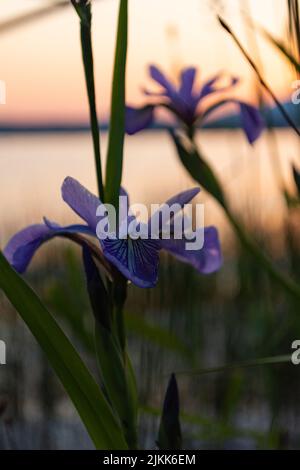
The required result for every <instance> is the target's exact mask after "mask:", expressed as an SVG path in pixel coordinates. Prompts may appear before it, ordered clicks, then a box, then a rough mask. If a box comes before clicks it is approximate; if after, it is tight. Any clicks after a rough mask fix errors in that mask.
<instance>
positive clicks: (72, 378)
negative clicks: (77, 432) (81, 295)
mask: <svg viewBox="0 0 300 470" xmlns="http://www.w3.org/2000/svg"><path fill="white" fill-rule="evenodd" d="M0 288H2V289H3V291H4V293H5V295H6V296H7V298H8V299H9V300H10V302H11V303H12V305H13V306H14V307H15V308H16V310H17V311H18V313H19V314H20V316H21V317H22V319H23V320H24V321H25V323H26V324H27V326H28V328H29V329H30V331H31V333H32V334H33V335H34V336H35V338H36V340H37V341H38V343H39V344H40V346H41V347H42V349H43V350H44V352H45V353H46V356H47V358H48V360H49V362H50V364H51V366H52V367H53V369H54V371H55V372H56V374H57V376H58V377H59V379H60V381H61V382H62V384H63V386H64V387H65V390H66V391H67V393H68V395H69V397H70V398H71V400H72V402H73V404H74V405H75V407H76V409H77V411H78V413H79V415H80V417H81V419H82V421H83V423H84V424H85V426H86V429H87V431H88V432H89V434H90V436H91V438H92V440H93V441H94V444H95V446H96V448H98V449H126V448H127V446H126V442H125V440H124V437H123V433H122V430H121V427H120V423H119V422H118V420H117V418H116V416H115V415H114V413H113V411H112V410H111V408H110V406H109V404H108V402H107V401H106V399H105V397H104V395H103V393H102V392H101V390H100V389H99V387H98V385H97V384H96V382H95V381H94V379H93V377H92V376H91V374H90V372H89V371H88V369H87V368H86V366H85V365H84V363H83V362H82V360H81V358H80V356H79V355H78V353H77V352H76V350H75V349H74V347H73V346H72V344H71V343H70V341H69V340H68V338H67V337H66V336H65V334H64V333H63V331H62V330H61V328H60V327H59V326H58V324H57V323H56V321H55V320H54V319H53V317H52V316H51V314H50V313H49V312H48V310H47V309H46V308H45V307H44V305H43V304H42V302H41V301H40V299H39V298H38V296H37V295H36V294H35V293H34V291H33V290H32V289H31V288H30V287H29V286H28V285H27V284H26V282H25V281H24V280H23V279H22V278H21V277H20V276H19V275H18V274H17V273H16V272H15V271H14V270H13V269H12V268H11V266H10V265H9V263H8V262H7V260H6V259H5V257H4V256H3V254H2V253H1V252H0Z"/></svg>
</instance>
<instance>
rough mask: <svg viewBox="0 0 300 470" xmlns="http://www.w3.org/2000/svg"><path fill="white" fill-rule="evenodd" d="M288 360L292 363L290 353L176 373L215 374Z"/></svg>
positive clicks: (281, 362) (177, 373) (282, 362)
mask: <svg viewBox="0 0 300 470" xmlns="http://www.w3.org/2000/svg"><path fill="white" fill-rule="evenodd" d="M287 362H289V363H290V364H291V355H290V354H286V355H282V356H271V357H264V358H260V359H253V360H250V361H244V362H239V363H237V364H229V365H223V366H217V367H209V368H205V369H198V370H182V371H177V372H176V375H206V374H214V373H216V372H227V371H230V370H234V369H245V368H249V367H258V366H266V365H275V364H284V363H287Z"/></svg>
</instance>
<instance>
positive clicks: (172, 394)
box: [158, 374, 181, 450]
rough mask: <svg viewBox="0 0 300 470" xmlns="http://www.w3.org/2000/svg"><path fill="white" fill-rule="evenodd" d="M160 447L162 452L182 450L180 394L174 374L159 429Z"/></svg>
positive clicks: (169, 385)
mask: <svg viewBox="0 0 300 470" xmlns="http://www.w3.org/2000/svg"><path fill="white" fill-rule="evenodd" d="M158 446H159V449H161V450H180V449H181V427H180V421H179V394H178V387H177V382H176V377H175V375H174V374H172V375H171V378H170V381H169V384H168V388H167V392H166V396H165V400H164V406H163V412H162V417H161V422H160V427H159V435H158Z"/></svg>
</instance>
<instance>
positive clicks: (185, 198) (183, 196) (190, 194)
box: [165, 188, 200, 208]
mask: <svg viewBox="0 0 300 470" xmlns="http://www.w3.org/2000/svg"><path fill="white" fill-rule="evenodd" d="M199 192H200V188H192V189H187V190H186V191H182V192H181V193H178V194H176V196H173V197H171V198H170V199H168V200H167V201H166V202H165V204H167V205H168V206H171V205H172V204H179V205H180V206H181V207H182V208H183V206H184V205H185V204H188V203H189V202H190V201H191V200H192V199H194V197H196V196H197V194H199Z"/></svg>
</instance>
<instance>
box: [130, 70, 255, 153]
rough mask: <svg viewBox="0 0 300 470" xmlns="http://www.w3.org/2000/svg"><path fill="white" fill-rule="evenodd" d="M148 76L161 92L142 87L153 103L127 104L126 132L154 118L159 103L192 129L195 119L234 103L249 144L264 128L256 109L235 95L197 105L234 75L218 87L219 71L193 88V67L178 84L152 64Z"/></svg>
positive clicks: (234, 80) (140, 126)
mask: <svg viewBox="0 0 300 470" xmlns="http://www.w3.org/2000/svg"><path fill="white" fill-rule="evenodd" d="M149 71H150V76H151V78H152V79H153V80H155V81H156V82H157V83H158V84H159V85H160V86H161V88H162V91H161V92H158V93H154V92H150V91H148V90H144V93H145V95H146V96H148V97H152V98H153V97H155V98H156V100H157V102H156V103H155V104H151V103H148V104H147V105H146V106H143V107H141V108H134V107H132V106H127V107H126V132H127V133H128V134H130V135H131V134H135V133H136V132H139V131H140V130H142V129H145V128H146V127H148V126H150V125H151V123H152V122H153V120H154V110H155V108H156V107H158V106H163V107H165V108H167V109H168V110H169V111H171V112H172V113H173V114H175V115H176V117H177V118H178V119H180V120H181V121H182V122H183V123H184V124H185V125H186V126H187V128H188V129H193V128H194V126H195V125H196V124H197V123H201V125H202V124H204V122H205V120H206V119H207V117H208V116H209V115H210V114H211V112H212V111H214V110H215V109H216V108H218V107H220V106H223V105H225V104H226V103H234V104H236V105H237V106H238V108H239V113H240V119H241V125H242V127H243V129H244V131H245V133H246V136H247V138H248V141H249V142H250V144H252V143H253V142H255V140H256V139H257V138H258V137H259V136H260V134H261V132H262V130H263V129H264V122H263V119H262V117H261V115H260V112H259V111H258V109H257V108H256V107H254V106H252V105H250V104H248V103H245V102H243V101H239V100H236V99H226V100H222V101H219V102H218V103H217V104H214V105H213V106H211V107H209V108H207V109H206V110H205V111H204V110H201V111H200V110H199V105H200V104H202V102H203V101H205V98H206V97H207V96H210V95H216V94H218V93H220V92H224V91H228V90H230V89H231V88H233V87H234V86H235V85H236V84H237V83H238V79H237V78H234V77H233V78H231V81H230V83H229V85H227V86H223V87H219V86H218V82H219V80H220V78H221V74H218V75H216V76H214V77H213V78H211V79H210V80H208V81H206V82H204V83H203V85H202V87H201V88H200V89H199V90H195V86H194V85H195V78H196V72H197V71H196V69H195V68H194V67H190V68H186V69H184V70H183V71H182V73H181V79H180V84H179V87H176V86H174V84H173V83H172V82H171V81H170V80H168V79H167V78H166V76H165V75H164V74H163V73H162V72H161V71H160V70H159V69H158V68H157V67H155V66H154V65H151V66H150V68H149Z"/></svg>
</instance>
